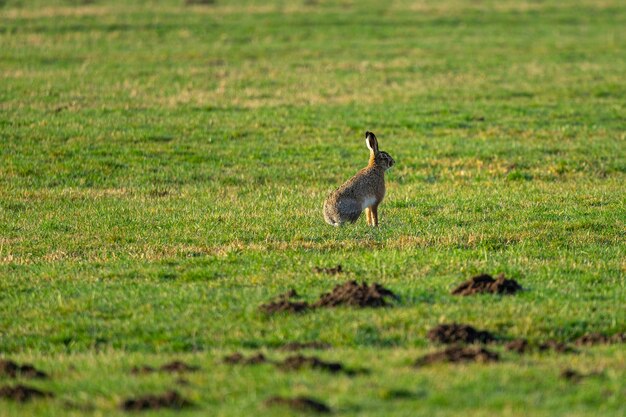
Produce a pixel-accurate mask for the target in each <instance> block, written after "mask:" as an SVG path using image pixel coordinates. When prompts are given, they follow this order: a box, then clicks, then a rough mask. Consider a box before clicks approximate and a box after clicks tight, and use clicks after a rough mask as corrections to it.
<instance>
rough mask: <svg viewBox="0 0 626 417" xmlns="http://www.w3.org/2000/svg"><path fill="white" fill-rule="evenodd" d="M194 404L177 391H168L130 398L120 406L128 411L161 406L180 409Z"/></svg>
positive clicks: (152, 408) (154, 408)
mask: <svg viewBox="0 0 626 417" xmlns="http://www.w3.org/2000/svg"><path fill="white" fill-rule="evenodd" d="M190 405H192V403H191V402H189V401H188V400H186V399H185V398H183V397H182V396H181V395H180V394H179V393H178V392H176V391H168V392H166V393H164V394H160V395H153V394H149V395H144V396H142V397H137V398H129V399H127V400H125V401H124V402H122V404H121V405H120V408H121V409H122V410H126V411H141V410H156V409H159V408H174V409H180V408H184V407H188V406H190Z"/></svg>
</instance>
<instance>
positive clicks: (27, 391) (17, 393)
mask: <svg viewBox="0 0 626 417" xmlns="http://www.w3.org/2000/svg"><path fill="white" fill-rule="evenodd" d="M45 397H54V395H53V394H51V393H49V392H45V391H40V390H38V389H36V388H32V387H28V386H26V385H16V386H14V387H10V386H4V387H0V398H6V399H8V400H13V401H17V402H20V403H25V402H27V401H30V400H32V399H33V398H45Z"/></svg>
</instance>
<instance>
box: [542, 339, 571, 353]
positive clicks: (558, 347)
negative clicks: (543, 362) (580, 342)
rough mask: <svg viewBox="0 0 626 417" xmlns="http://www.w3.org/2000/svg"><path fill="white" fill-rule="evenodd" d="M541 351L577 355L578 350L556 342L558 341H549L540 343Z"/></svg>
mask: <svg viewBox="0 0 626 417" xmlns="http://www.w3.org/2000/svg"><path fill="white" fill-rule="evenodd" d="M537 347H538V348H539V350H540V351H546V350H553V351H555V352H556V353H575V352H576V350H575V349H574V348H572V347H571V346H569V345H567V344H565V343H562V342H559V341H556V340H548V341H547V342H543V343H540V344H539V345H538V346H537Z"/></svg>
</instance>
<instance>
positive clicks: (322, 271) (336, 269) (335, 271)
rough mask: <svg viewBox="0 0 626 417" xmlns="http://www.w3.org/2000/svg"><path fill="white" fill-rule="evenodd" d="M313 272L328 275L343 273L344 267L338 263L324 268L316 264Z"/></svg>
mask: <svg viewBox="0 0 626 417" xmlns="http://www.w3.org/2000/svg"><path fill="white" fill-rule="evenodd" d="M313 272H315V273H317V274H328V275H338V274H341V273H342V272H344V271H343V267H342V266H341V265H337V266H335V267H332V268H323V267H320V266H316V267H314V268H313Z"/></svg>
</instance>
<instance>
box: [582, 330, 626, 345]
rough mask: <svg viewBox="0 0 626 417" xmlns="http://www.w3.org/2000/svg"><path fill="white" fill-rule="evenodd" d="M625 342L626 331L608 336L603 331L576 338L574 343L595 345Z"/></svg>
mask: <svg viewBox="0 0 626 417" xmlns="http://www.w3.org/2000/svg"><path fill="white" fill-rule="evenodd" d="M624 342H626V333H617V334H614V335H612V336H607V335H604V334H601V333H588V334H586V335H583V336H580V337H579V338H578V339H576V340H575V341H574V344H576V345H578V346H593V345H607V344H612V343H624Z"/></svg>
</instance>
